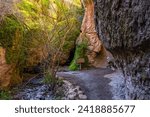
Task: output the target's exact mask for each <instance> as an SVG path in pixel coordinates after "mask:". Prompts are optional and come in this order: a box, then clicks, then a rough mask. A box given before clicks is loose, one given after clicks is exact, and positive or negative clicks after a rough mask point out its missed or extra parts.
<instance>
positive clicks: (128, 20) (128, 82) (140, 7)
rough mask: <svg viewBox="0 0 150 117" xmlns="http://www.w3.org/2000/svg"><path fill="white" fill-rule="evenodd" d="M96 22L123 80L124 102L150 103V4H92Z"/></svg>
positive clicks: (128, 0)
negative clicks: (143, 100)
mask: <svg viewBox="0 0 150 117" xmlns="http://www.w3.org/2000/svg"><path fill="white" fill-rule="evenodd" d="M95 22H96V30H97V32H98V35H99V37H100V38H101V40H102V41H103V42H104V45H105V47H106V48H107V49H108V50H109V51H111V53H112V54H113V56H114V61H115V63H116V65H117V67H118V68H120V69H121V70H122V72H123V74H124V76H125V79H124V80H125V92H126V97H125V98H126V99H150V48H149V45H150V1H149V0H113V1H112V0H95Z"/></svg>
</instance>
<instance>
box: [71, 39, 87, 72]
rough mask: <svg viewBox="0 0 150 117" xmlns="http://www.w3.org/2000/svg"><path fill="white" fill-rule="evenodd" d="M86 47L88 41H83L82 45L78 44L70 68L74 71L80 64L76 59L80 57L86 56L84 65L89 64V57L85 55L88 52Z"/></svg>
mask: <svg viewBox="0 0 150 117" xmlns="http://www.w3.org/2000/svg"><path fill="white" fill-rule="evenodd" d="M86 49H87V42H83V43H81V44H80V45H77V46H76V50H75V54H74V58H73V60H72V62H71V64H70V66H69V69H70V70H72V71H75V70H77V69H78V67H79V65H78V64H77V63H76V61H77V60H78V59H79V58H84V59H85V63H84V65H87V63H88V61H87V57H86V55H85V53H86Z"/></svg>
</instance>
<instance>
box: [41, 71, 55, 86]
mask: <svg viewBox="0 0 150 117" xmlns="http://www.w3.org/2000/svg"><path fill="white" fill-rule="evenodd" d="M53 79H54V77H53V76H52V75H51V73H49V72H48V73H46V75H45V76H44V80H43V82H44V83H46V84H52V83H53V82H54V80H53Z"/></svg>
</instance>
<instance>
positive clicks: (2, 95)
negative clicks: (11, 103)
mask: <svg viewBox="0 0 150 117" xmlns="http://www.w3.org/2000/svg"><path fill="white" fill-rule="evenodd" d="M11 98H12V97H11V95H10V92H9V91H0V100H11Z"/></svg>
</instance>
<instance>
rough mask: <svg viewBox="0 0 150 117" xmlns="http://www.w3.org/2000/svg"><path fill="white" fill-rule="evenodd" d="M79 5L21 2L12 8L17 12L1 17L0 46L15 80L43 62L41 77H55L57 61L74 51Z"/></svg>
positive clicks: (38, 0) (57, 0)
mask: <svg viewBox="0 0 150 117" xmlns="http://www.w3.org/2000/svg"><path fill="white" fill-rule="evenodd" d="M79 1H80V0H76V1H74V0H71V1H67V0H62V1H60V0H22V1H21V2H19V3H18V4H15V6H16V8H17V10H14V12H12V13H9V15H8V14H6V15H5V16H3V18H2V20H1V21H0V27H1V28H0V46H2V47H3V48H6V59H7V63H8V64H11V65H13V66H14V67H13V69H15V70H14V72H15V74H17V75H15V76H22V73H23V69H24V68H25V67H28V66H34V65H37V64H39V63H42V62H43V61H45V62H44V67H45V70H44V71H45V72H44V73H45V75H46V74H47V73H48V74H49V73H50V74H51V75H52V78H53V77H55V75H56V71H57V69H58V65H59V63H60V61H61V58H63V56H64V55H65V54H67V53H70V51H71V49H73V48H74V46H75V41H76V38H77V37H78V35H79V33H80V26H81V21H82V14H83V10H82V8H81V6H80V5H79ZM15 76H13V79H14V81H15ZM46 76H47V75H46ZM53 80H55V79H53ZM15 82H16V81H15Z"/></svg>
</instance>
